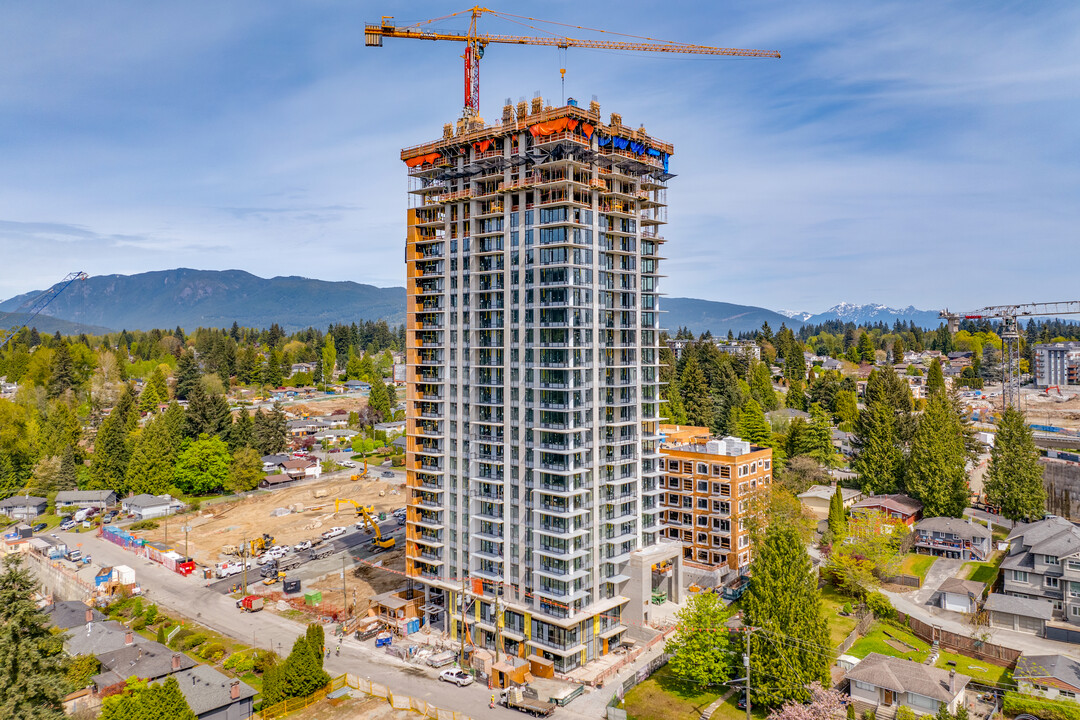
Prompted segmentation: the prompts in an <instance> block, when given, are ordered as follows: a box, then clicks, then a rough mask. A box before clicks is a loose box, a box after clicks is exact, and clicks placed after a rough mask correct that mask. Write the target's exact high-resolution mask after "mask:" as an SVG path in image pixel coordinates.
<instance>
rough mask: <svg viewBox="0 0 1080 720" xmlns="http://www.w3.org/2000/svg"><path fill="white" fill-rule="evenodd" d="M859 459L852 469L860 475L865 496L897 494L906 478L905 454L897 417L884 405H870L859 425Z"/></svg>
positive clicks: (862, 414)
mask: <svg viewBox="0 0 1080 720" xmlns="http://www.w3.org/2000/svg"><path fill="white" fill-rule="evenodd" d="M853 444H854V446H855V458H854V459H853V460H852V463H851V466H852V469H854V470H855V472H857V473H859V483H860V487H861V488H862V491H863V492H865V493H868V494H869V493H874V494H880V493H891V492H896V490H897V489H898V487H899V485H900V481H901V479H902V477H903V459H904V456H903V453H902V451H901V449H900V439H899V437H898V436H897V433H896V415H895V413H894V412H893V410H892V408H891V407H889V406H888V405H887V404H886V403H884V402H876V403H873V404H870V405H868V406H867V407H866V408H864V409H863V410H862V411H861V412H860V413H859V420H858V422H857V423H856V425H855V437H854V441H853Z"/></svg>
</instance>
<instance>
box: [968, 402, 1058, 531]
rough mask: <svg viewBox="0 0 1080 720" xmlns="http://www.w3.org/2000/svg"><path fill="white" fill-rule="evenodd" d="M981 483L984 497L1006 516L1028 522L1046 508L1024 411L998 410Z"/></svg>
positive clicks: (1033, 442)
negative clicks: (991, 444) (999, 419)
mask: <svg viewBox="0 0 1080 720" xmlns="http://www.w3.org/2000/svg"><path fill="white" fill-rule="evenodd" d="M983 487H984V489H985V492H986V501H987V502H988V503H990V504H991V505H996V506H998V507H1000V508H1001V514H1002V515H1003V516H1005V517H1007V518H1009V519H1010V520H1016V521H1023V522H1030V521H1032V520H1037V519H1039V518H1041V517H1042V516H1043V514H1044V513H1045V512H1046V487H1045V486H1044V485H1043V475H1042V465H1041V463H1040V462H1039V451H1038V450H1037V449H1036V448H1035V439H1034V436H1033V435H1032V432H1031V428H1030V427H1028V425H1027V421H1026V420H1025V418H1024V414H1023V413H1022V412H1020V411H1019V410H1017V409H1016V408H1012V407H1008V408H1006V409H1005V412H1003V413H1002V414H1001V421H1000V422H999V423H998V426H997V435H996V436H995V438H994V447H993V449H992V450H991V451H990V464H989V467H988V468H987V471H986V478H985V480H984V481H983Z"/></svg>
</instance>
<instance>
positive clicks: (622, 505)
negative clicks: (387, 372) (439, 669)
mask: <svg viewBox="0 0 1080 720" xmlns="http://www.w3.org/2000/svg"><path fill="white" fill-rule="evenodd" d="M672 151H673V149H672V147H671V145H669V144H667V143H664V142H661V141H659V140H657V139H655V138H652V137H650V136H649V135H648V134H647V133H646V132H645V129H644V128H643V127H640V128H638V129H636V130H634V129H631V128H630V127H627V126H625V125H623V123H622V119H621V117H620V116H619V115H617V114H612V115H611V116H610V119H609V121H608V122H607V123H603V122H601V118H600V107H599V105H598V104H597V103H595V102H593V103H591V104H590V107H589V108H588V109H585V108H582V107H578V106H577V104H576V103H575V102H573V101H572V100H571V101H569V103H568V104H567V105H566V106H564V107H557V108H553V107H544V106H543V103H542V101H541V100H540V99H539V98H538V99H535V100H533V102H532V103H531V104H526V103H525V102H521V103H518V105H517V106H516V108H515V107H514V106H512V105H510V104H507V105H506V106H505V107H504V109H503V116H502V118H501V121H500V122H498V123H495V124H491V125H486V124H485V123H484V122H483V120H480V119H478V118H466V119H463V120H461V121H459V122H458V123H457V125H456V126H454V125H446V126H445V127H444V129H443V136H442V138H440V139H438V140H435V141H433V142H428V143H425V144H423V145H418V146H415V147H411V148H407V149H405V150H403V151H402V153H401V158H402V160H403V161H404V162H405V164H406V166H407V167H408V175H409V197H410V208H409V210H408V234H407V246H406V262H407V265H408V275H407V277H408V281H407V282H408V300H407V302H408V306H407V327H406V330H407V335H406V336H407V354H408V357H407V365H408V373H407V383H408V387H407V391H406V407H407V410H406V414H407V419H408V446H407V471H408V480H407V483H408V495H409V497H408V503H409V508H408V527H407V539H406V563H407V572H408V574H409V576H410V577H411V578H413V579H415V580H418V581H420V582H422V583H423V585H424V586H425V588H426V590H427V598H426V601H425V603H424V614H425V620H426V622H428V623H430V624H431V625H432V626H434V627H436V628H441V629H442V630H445V631H446V632H448V633H450V634H451V636H452V637H454V638H461V637H462V633H463V632H464V633H465V638H466V642H471V643H473V644H474V645H477V646H486V647H489V648H496V647H497V648H498V650H499V651H500V652H505V653H507V654H508V655H510V656H518V657H525V656H534V655H540V656H543V658H545V659H546V661H548V662H550V663H551V664H552V665H553V666H554V669H555V670H556V671H567V670H571V669H573V668H575V667H578V666H580V665H582V664H584V663H586V662H588V661H590V660H592V659H595V658H596V657H599V656H600V655H603V654H605V653H607V652H608V651H609V649H613V648H614V647H615V645H616V644H617V643H618V642H619V641H620V640H621V639H622V638H621V636H622V634H623V633H624V632H625V630H626V624H627V623H629V622H642V621H643V620H646V619H647V614H648V607H649V600H650V599H651V596H652V595H653V593H654V592H655V591H656V589H657V585H658V582H657V578H658V576H657V571H658V568H659V571H660V572H661V573H662V572H663V571H664V569H668V570H670V567H671V565H670V564H669V563H667V562H664V560H665V559H666V558H668V557H669V556H670V557H671V558H672V559H673V560H674V561H675V562H677V560H678V558H679V557H680V556H681V551H680V549H679V548H678V547H677V546H675V545H668V544H667V543H666V542H662V541H661V540H660V537H661V533H660V522H659V513H660V503H659V495H660V486H659V482H658V480H659V475H660V469H659V462H658V461H659V458H660V454H659V441H660V437H659V428H658V425H659V420H660V419H659V416H658V412H659V406H660V394H659V390H660V384H659V376H658V373H659V358H658V342H659V338H658V334H659V316H658V308H657V281H658V278H659V262H660V248H661V246H662V244H663V242H664V241H663V238H662V236H661V233H660V228H661V227H662V225H663V224H664V222H665V221H666V205H665V201H666V197H665V193H666V182H667V180H668V179H669V178H670V177H672V176H671V174H670V173H669V172H668V158H669V157H670V156H671V154H672ZM677 577H678V574H677V573H676V580H675V581H674V583H675V584H676V585H677V583H678V580H677ZM667 582H668V586H670V585H671V584H672V581H671V580H670V578H669V580H668V581H667ZM670 589H671V588H670V587H669V590H670ZM675 590H676V591H677V588H676V589H675ZM463 623H464V626H463Z"/></svg>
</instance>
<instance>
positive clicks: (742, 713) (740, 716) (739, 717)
mask: <svg viewBox="0 0 1080 720" xmlns="http://www.w3.org/2000/svg"><path fill="white" fill-rule="evenodd" d="M750 679H751V681H753V678H750ZM741 694H742V691H739V690H737V691H735V692H733V693H732V694H731V697H729V698H728V699H727V700H725V701H724V702H723V704H721V705H720V707H718V708H716V712H714V713H713V715H712V716H713V718H714V719H715V720H746V710H740V709H739V706H738V705H737V704H736V703H738V702H739V696H740V695H741ZM766 716H767V713H766V712H765V711H763V710H758V709H757V708H756V707H751V708H750V717H751V718H757V719H758V720H762V719H763V718H765V717H766Z"/></svg>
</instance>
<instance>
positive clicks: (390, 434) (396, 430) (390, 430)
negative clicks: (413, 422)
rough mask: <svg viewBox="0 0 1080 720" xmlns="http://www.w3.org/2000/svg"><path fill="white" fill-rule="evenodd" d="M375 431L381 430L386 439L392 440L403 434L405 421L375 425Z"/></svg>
mask: <svg viewBox="0 0 1080 720" xmlns="http://www.w3.org/2000/svg"><path fill="white" fill-rule="evenodd" d="M375 429H376V430H382V431H383V432H384V433H386V437H387V438H394V437H396V436H398V435H401V434H402V433H404V432H405V421H404V420H395V421H392V422H382V423H376V424H375Z"/></svg>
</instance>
